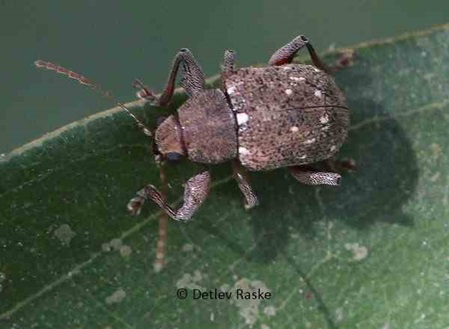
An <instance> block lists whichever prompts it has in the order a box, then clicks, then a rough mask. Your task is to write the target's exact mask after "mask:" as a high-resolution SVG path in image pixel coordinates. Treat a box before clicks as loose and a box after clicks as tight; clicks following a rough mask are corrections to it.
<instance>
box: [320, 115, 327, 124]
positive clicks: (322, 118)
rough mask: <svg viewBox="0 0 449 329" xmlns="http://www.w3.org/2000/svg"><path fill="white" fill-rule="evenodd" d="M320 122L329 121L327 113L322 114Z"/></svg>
mask: <svg viewBox="0 0 449 329" xmlns="http://www.w3.org/2000/svg"><path fill="white" fill-rule="evenodd" d="M320 122H321V123H322V124H325V123H328V122H329V116H328V115H327V114H325V115H323V116H322V117H321V118H320Z"/></svg>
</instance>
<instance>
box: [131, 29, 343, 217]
mask: <svg viewBox="0 0 449 329" xmlns="http://www.w3.org/2000/svg"><path fill="white" fill-rule="evenodd" d="M303 47H306V48H307V50H308V52H309V55H310V57H311V59H312V62H313V64H314V65H313V66H312V65H304V64H292V60H293V57H294V56H295V54H296V53H297V52H298V51H299V50H300V49H302V48H303ZM268 64H269V66H268V67H262V68H260V67H247V68H241V69H236V67H235V52H234V51H232V50H227V51H225V54H224V60H223V64H222V72H221V81H222V87H221V88H217V89H209V90H208V89H206V88H205V80H204V74H203V72H202V69H201V67H200V66H199V64H198V63H197V61H196V60H195V58H194V56H193V54H192V53H191V52H190V51H189V50H188V49H186V48H183V49H181V50H180V51H179V52H178V54H177V55H176V56H175V58H174V60H173V63H172V68H171V71H170V74H169V78H168V82H167V84H166V86H165V88H164V91H163V92H162V94H161V95H160V96H159V97H157V96H156V95H155V94H154V93H153V92H152V91H151V90H149V89H148V88H146V87H145V86H143V85H141V90H140V91H139V92H138V93H137V96H138V97H139V98H141V99H144V100H147V101H149V102H151V103H152V104H153V105H156V106H159V107H166V106H167V105H168V104H169V103H170V100H171V98H172V95H173V92H174V88H175V80H176V76H177V73H178V69H179V67H180V66H182V68H183V71H184V72H183V76H182V80H181V86H182V87H183V89H184V90H185V92H186V93H187V94H188V96H189V99H188V100H187V101H186V102H185V103H184V104H183V105H182V106H181V107H180V108H179V109H178V110H177V112H176V113H175V114H173V115H171V116H169V117H168V118H166V119H165V120H164V121H163V122H162V123H161V124H160V125H159V126H158V127H157V129H156V132H155V144H156V148H157V149H156V150H155V152H156V154H158V156H159V157H160V158H161V159H163V160H167V161H176V160H178V159H180V158H187V159H188V160H190V161H193V162H195V163H199V164H203V165H214V164H219V163H223V162H227V161H231V162H232V168H233V173H234V178H235V180H236V181H237V184H238V187H239V189H240V190H241V192H242V193H243V196H244V205H245V208H246V209H250V208H252V207H254V206H256V205H257V204H258V199H257V196H256V194H255V193H254V191H253V189H252V187H251V184H250V181H249V177H248V173H247V170H249V171H265V170H273V169H277V168H282V167H287V168H288V170H289V171H290V172H291V174H292V176H293V177H294V178H295V179H296V180H298V181H299V182H301V183H304V184H308V185H321V184H323V185H339V183H340V179H341V176H340V175H339V174H338V173H335V172H322V171H318V170H313V169H312V168H311V167H310V166H309V165H310V164H314V163H317V162H320V161H323V160H326V159H330V158H331V157H332V156H333V155H334V154H335V153H336V152H337V151H338V150H339V149H340V147H341V146H342V144H343V142H344V141H345V139H346V137H347V132H348V126H349V110H348V107H347V103H346V99H345V96H344V94H343V93H342V91H341V90H340V89H339V88H338V87H337V85H336V83H335V81H334V79H333V78H332V77H331V76H330V75H329V74H328V72H329V71H328V69H327V68H326V66H325V65H324V64H323V62H322V61H321V59H320V58H319V57H318V56H317V54H316V52H315V50H314V48H313V47H312V45H311V43H310V42H309V40H308V39H307V38H306V37H304V36H302V35H300V36H298V37H296V38H294V39H293V40H292V41H291V42H289V43H287V44H286V45H284V46H283V47H281V48H280V49H278V50H277V51H276V52H275V53H274V54H273V55H272V57H271V58H270V60H269V62H268ZM210 183H211V175H210V172H209V170H207V169H205V170H202V171H201V172H199V173H198V174H196V175H195V176H193V177H192V178H190V179H189V180H187V182H186V184H185V185H184V186H185V189H184V200H183V204H182V206H181V207H179V208H178V209H173V208H172V207H171V206H170V205H168V204H167V203H166V201H165V200H164V197H163V196H162V195H161V193H160V192H159V191H158V190H157V188H156V187H154V186H153V185H151V184H150V185H147V186H145V187H144V188H143V189H141V190H139V191H138V192H137V195H136V196H135V197H134V198H133V199H131V201H130V202H129V203H128V210H129V211H130V213H131V214H134V215H135V214H138V213H139V212H140V210H141V208H142V206H143V204H144V202H145V201H146V200H147V199H149V200H152V201H154V202H155V203H156V204H157V205H158V206H159V207H160V208H162V209H163V210H164V211H165V212H166V213H167V214H168V215H169V216H170V217H171V218H173V219H175V220H177V221H182V222H185V221H188V220H189V219H191V218H192V216H193V214H194V213H195V212H196V211H197V209H198V208H199V207H200V206H201V204H202V203H203V202H204V201H205V199H206V197H207V195H208V192H209V187H210Z"/></svg>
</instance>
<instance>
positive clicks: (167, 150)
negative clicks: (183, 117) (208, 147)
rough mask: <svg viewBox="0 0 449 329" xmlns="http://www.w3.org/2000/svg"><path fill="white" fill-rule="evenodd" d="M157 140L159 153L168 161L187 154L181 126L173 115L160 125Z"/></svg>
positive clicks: (157, 130) (156, 135)
mask: <svg viewBox="0 0 449 329" xmlns="http://www.w3.org/2000/svg"><path fill="white" fill-rule="evenodd" d="M155 142H156V146H157V151H158V153H160V154H161V155H162V157H163V158H164V159H167V160H168V161H175V160H179V159H180V158H181V157H184V156H186V155H187V154H186V152H185V148H184V147H183V140H182V131H181V126H180V125H179V122H178V120H177V119H176V118H175V117H174V116H173V115H171V116H169V117H168V118H167V119H165V120H164V121H163V122H161V123H160V124H159V125H158V127H157V129H156V134H155Z"/></svg>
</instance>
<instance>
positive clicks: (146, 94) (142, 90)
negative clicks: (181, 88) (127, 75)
mask: <svg viewBox="0 0 449 329" xmlns="http://www.w3.org/2000/svg"><path fill="white" fill-rule="evenodd" d="M133 87H134V88H136V89H138V91H137V92H136V96H137V98H139V99H142V100H144V101H147V102H150V103H151V104H157V103H158V98H157V96H156V95H155V94H154V92H152V91H151V89H150V88H148V87H147V86H146V85H144V84H143V83H142V81H140V80H139V79H136V80H134V83H133Z"/></svg>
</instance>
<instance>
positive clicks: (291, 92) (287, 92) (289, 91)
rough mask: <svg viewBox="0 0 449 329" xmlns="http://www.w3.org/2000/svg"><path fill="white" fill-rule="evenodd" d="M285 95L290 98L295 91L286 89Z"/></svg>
mask: <svg viewBox="0 0 449 329" xmlns="http://www.w3.org/2000/svg"><path fill="white" fill-rule="evenodd" d="M285 93H286V94H287V95H288V96H290V95H291V94H293V90H291V89H286V90H285Z"/></svg>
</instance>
